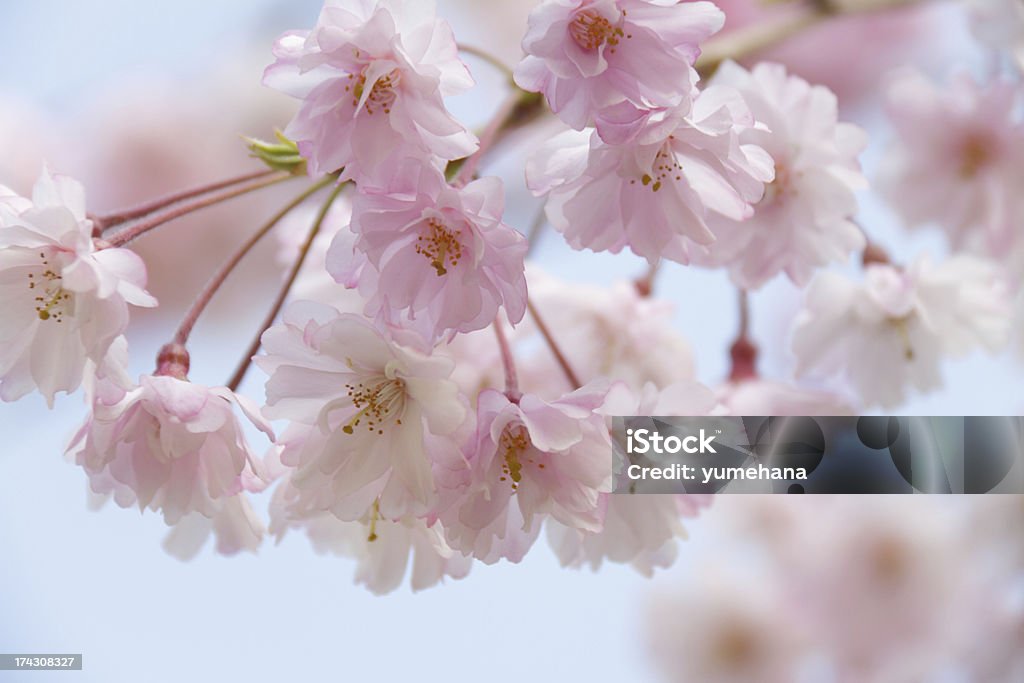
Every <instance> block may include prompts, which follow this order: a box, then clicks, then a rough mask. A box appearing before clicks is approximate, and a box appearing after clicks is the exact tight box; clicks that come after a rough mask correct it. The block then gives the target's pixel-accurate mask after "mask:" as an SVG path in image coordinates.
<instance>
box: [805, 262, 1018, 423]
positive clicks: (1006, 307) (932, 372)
mask: <svg viewBox="0 0 1024 683" xmlns="http://www.w3.org/2000/svg"><path fill="white" fill-rule="evenodd" d="M1010 309H1011V303H1010V298H1009V293H1008V289H1007V284H1006V280H1005V277H1004V276H1003V275H1002V274H1001V272H1000V271H999V269H998V268H997V267H995V266H994V265H993V264H992V263H990V262H988V261H984V260H982V259H978V258H975V257H971V256H957V257H954V258H952V259H950V260H948V261H946V262H944V263H942V264H938V265H935V264H933V263H931V261H929V260H928V259H927V258H920V259H918V260H917V261H916V262H915V263H914V265H913V266H911V267H910V268H908V269H901V268H897V267H895V266H892V265H888V264H879V263H874V264H870V265H869V266H868V267H867V270H866V272H865V276H864V282H854V281H852V280H849V279H847V278H846V277H844V276H842V275H839V274H837V273H831V272H829V273H822V274H820V275H818V277H817V278H815V280H813V281H812V282H811V285H810V287H809V288H808V290H807V300H806V303H805V308H804V310H803V311H802V312H801V313H800V316H799V317H798V319H797V322H796V329H795V331H794V335H793V350H794V352H795V353H796V355H797V360H798V366H797V371H798V373H800V374H806V373H809V372H811V371H814V372H818V373H821V374H836V373H840V372H841V373H842V374H844V375H845V377H846V379H847V380H848V381H849V382H850V383H851V384H852V386H853V387H854V389H855V390H856V392H857V394H858V395H859V396H860V398H861V399H862V400H863V401H864V403H865V404H868V405H874V404H877V405H881V406H882V407H884V408H892V407H895V406H897V405H899V404H900V403H901V402H902V401H903V400H904V399H905V398H906V390H907V388H908V387H909V386H912V387H914V388H916V389H918V390H921V391H932V390H935V389H937V388H938V387H939V386H941V383H942V380H941V375H940V365H941V362H942V360H943V358H944V357H945V356H950V357H955V356H960V355H963V354H965V353H967V352H968V351H970V350H972V349H974V348H977V347H982V348H985V349H988V350H989V351H993V352H994V351H998V350H999V349H1000V348H1001V347H1002V346H1003V345H1004V344H1005V343H1006V342H1007V340H1008V337H1009V332H1010V330H1009V321H1010V318H1009V315H1010V314H1009V311H1010Z"/></svg>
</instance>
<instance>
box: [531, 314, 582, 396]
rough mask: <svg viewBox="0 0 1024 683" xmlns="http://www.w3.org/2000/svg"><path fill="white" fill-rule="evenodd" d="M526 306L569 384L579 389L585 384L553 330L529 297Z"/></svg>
mask: <svg viewBox="0 0 1024 683" xmlns="http://www.w3.org/2000/svg"><path fill="white" fill-rule="evenodd" d="M526 306H527V308H528V309H529V310H530V315H532V316H533V320H534V322H536V323H537V329H538V330H540V333H541V335H543V337H544V341H546V342H547V343H548V347H549V348H550V349H551V353H552V354H554V356H555V360H556V361H558V364H559V365H560V366H561V367H562V372H564V373H565V378H566V379H568V380H569V384H571V385H572V388H573V389H579V388H580V387H582V386H583V384H582V383H581V382H580V380H579V377H577V376H576V373H575V372H573V369H572V366H571V365H569V361H568V360H566V358H565V354H563V353H562V349H561V348H559V346H558V342H556V341H555V338H554V337H552V336H551V330H549V329H548V326H547V325H546V324H544V319H543V318H541V317H540V313H539V312H538V311H537V307H536V306H534V305H533V302H532V301H530V300H529V299H527V301H526Z"/></svg>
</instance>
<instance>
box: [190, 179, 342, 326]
mask: <svg viewBox="0 0 1024 683" xmlns="http://www.w3.org/2000/svg"><path fill="white" fill-rule="evenodd" d="M336 180H337V179H336V178H334V177H333V176H328V177H326V178H324V179H323V180H321V181H319V182H317V183H314V184H313V185H311V186H310V187H308V188H307V189H306V190H305V191H304V192H303V193H302V194H300V195H299V196H297V197H296V198H295V199H293V200H292V201H290V202H288V203H287V204H286V205H285V206H284V208H282V209H281V210H280V211H278V212H277V213H276V214H274V215H273V216H272V217H271V218H270V220H268V221H267V222H266V223H264V224H263V226H262V227H260V229H259V230H257V231H256V232H255V233H253V234H252V236H251V237H249V239H247V240H246V241H245V242H244V243H243V244H242V246H241V247H239V248H238V250H237V251H236V252H235V253H234V254H232V256H231V258H229V259H228V260H227V261H226V262H225V263H224V264H223V265H222V266H221V267H220V269H219V270H218V271H217V272H216V273H215V274H214V275H213V277H212V278H210V281H209V282H208V283H207V284H206V286H205V287H204V288H203V291H202V292H200V293H199V296H198V297H196V300H195V301H194V302H193V303H192V306H191V307H189V310H188V312H187V313H186V314H185V318H184V319H183V320H182V321H181V325H179V326H178V331H177V332H176V333H175V335H174V341H175V342H176V343H178V344H181V345H184V344H185V343H186V342H187V341H188V338H189V335H191V334H192V328H193V327H195V324H196V321H197V320H199V316H200V315H202V313H203V311H204V310H205V309H206V307H207V305H209V303H210V301H211V300H212V299H213V296H214V294H216V293H217V290H219V289H220V288H221V286H222V285H223V284H224V282H225V281H226V280H227V279H228V276H229V275H231V273H232V271H234V270H235V268H237V267H238V264H239V263H241V262H242V259H244V258H245V257H246V255H247V254H248V253H249V252H250V251H252V248H253V247H255V246H256V244H257V243H258V242H259V241H260V240H261V239H263V237H264V236H265V235H266V234H267V233H268V232H270V231H271V230H272V229H273V228H274V226H276V225H277V224H278V223H280V222H281V220H282V219H283V218H284V217H285V216H286V215H288V214H289V213H290V212H291V211H292V210H293V209H295V208H296V207H298V206H299V205H300V204H302V203H303V202H304V201H306V200H307V199H309V198H310V197H312V196H313V195H314V194H316V193H317V192H319V191H320V190H321V189H323V188H324V187H326V186H327V185H329V184H331V183H332V182H336Z"/></svg>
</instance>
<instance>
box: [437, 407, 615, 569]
mask: <svg viewBox="0 0 1024 683" xmlns="http://www.w3.org/2000/svg"><path fill="white" fill-rule="evenodd" d="M603 401H604V392H603V391H601V390H600V389H599V388H597V387H584V388H583V389H580V390H577V391H576V392H573V393H571V394H567V395H565V396H563V397H561V398H559V399H557V400H555V401H552V402H545V401H542V400H540V399H539V398H537V397H535V396H533V395H530V394H526V395H524V396H522V397H521V398H520V399H519V400H518V403H513V402H512V401H510V400H509V399H508V397H507V396H505V395H504V394H502V393H501V392H498V391H494V390H486V391H484V392H482V393H481V394H480V395H479V396H478V397H477V435H476V439H475V441H474V442H473V443H472V444H471V448H469V449H468V452H467V460H468V462H469V464H470V467H471V469H472V475H471V478H470V480H469V482H468V486H467V487H466V489H465V491H463V492H462V494H461V496H460V502H459V504H458V505H457V506H455V507H453V508H451V509H450V510H448V511H446V512H444V513H442V516H441V519H442V522H444V524H445V527H446V528H448V529H449V530H451V536H452V538H456V539H459V540H460V542H461V544H460V545H459V546H458V547H461V548H466V549H468V550H472V549H473V548H476V547H478V546H479V541H478V537H479V536H480V535H481V534H484V533H485V532H487V533H495V532H496V533H497V534H498V535H499V538H501V537H502V536H503V534H504V531H505V530H506V529H507V528H508V524H507V521H506V520H507V517H506V516H507V515H521V516H522V520H523V524H522V527H521V528H522V529H523V530H524V531H527V532H529V531H530V530H531V529H532V528H533V524H534V521H535V519H536V518H537V517H539V516H540V515H550V516H551V518H553V519H554V520H557V521H558V522H560V523H562V524H564V525H566V526H569V527H571V528H574V529H583V530H588V531H599V530H600V529H601V525H602V520H601V514H600V510H599V507H598V504H599V496H600V494H601V493H602V492H607V491H609V490H610V489H611V473H612V470H611V441H610V438H609V433H608V428H607V426H606V425H605V421H604V418H603V417H601V416H600V415H598V414H597V413H595V412H594V411H595V409H597V408H598V407H599V406H600V405H601V404H602V402H603ZM513 499H514V501H515V505H516V508H517V509H514V510H513V511H512V512H510V505H511V504H512V501H513ZM496 522H497V524H496ZM483 545H484V547H485V548H489V544H488V543H486V542H485V543H484V544H483Z"/></svg>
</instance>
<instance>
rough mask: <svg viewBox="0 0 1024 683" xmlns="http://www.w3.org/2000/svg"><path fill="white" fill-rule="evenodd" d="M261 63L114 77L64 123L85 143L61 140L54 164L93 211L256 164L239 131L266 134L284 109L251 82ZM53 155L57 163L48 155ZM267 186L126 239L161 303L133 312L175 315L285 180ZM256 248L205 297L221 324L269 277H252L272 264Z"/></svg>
mask: <svg viewBox="0 0 1024 683" xmlns="http://www.w3.org/2000/svg"><path fill="white" fill-rule="evenodd" d="M261 62H262V57H261V58H260V61H256V60H249V59H240V60H238V61H235V62H230V63H228V64H226V65H223V66H221V67H220V68H217V69H213V70H211V71H210V72H208V73H207V74H205V75H200V76H196V77H193V78H190V79H189V80H188V81H187V83H183V82H179V81H176V80H174V79H173V78H170V77H167V76H160V75H155V76H153V77H152V78H149V79H147V80H146V81H144V82H143V81H138V80H127V81H126V80H122V81H119V82H117V83H111V84H109V85H108V86H107V87H106V88H105V89H102V90H98V91H96V93H95V94H94V99H92V100H89V101H90V102H92V104H90V105H88V106H86V108H85V112H84V113H83V114H81V115H80V116H78V117H77V118H76V119H75V120H74V121H73V123H71V124H69V127H70V128H71V131H70V132H69V135H71V134H73V135H74V136H76V137H77V138H78V139H85V140H89V141H90V144H89V145H85V146H80V145H76V146H73V147H70V148H64V149H63V150H62V153H61V155H60V158H61V166H60V169H61V170H64V171H67V172H70V171H72V170H73V171H74V172H75V173H76V174H77V175H78V176H79V177H80V178H81V179H82V181H83V183H84V184H85V185H86V186H87V187H88V188H89V192H90V197H91V203H90V207H89V208H90V210H91V211H92V212H94V213H96V214H103V213H104V212H107V211H112V210H117V209H122V208H125V207H128V206H132V205H135V204H138V203H140V202H144V201H148V200H151V199H153V198H155V197H161V196H164V195H166V194H168V193H171V192H176V191H178V190H183V189H188V188H192V187H196V186H199V185H202V184H205V183H210V182H216V181H219V180H223V179H225V178H229V177H234V176H237V175H240V174H242V173H246V172H251V171H258V170H260V165H259V162H257V161H255V160H253V159H250V158H249V157H248V152H247V150H246V146H245V142H244V141H243V140H242V139H241V137H240V136H242V135H253V136H257V137H269V136H270V133H271V131H272V130H273V129H274V128H275V127H278V126H282V125H284V123H285V122H286V121H287V118H288V116H289V112H290V111H291V110H292V106H291V105H290V104H289V103H288V101H287V98H284V97H281V96H278V95H276V94H275V93H273V92H270V91H269V90H267V89H266V88H262V87H260V85H259V83H258V82H257V80H256V78H255V77H254V74H258V73H259V69H260V64H261ZM55 163H56V162H55ZM284 185H285V186H284V187H272V188H268V189H266V190H262V191H260V192H258V193H254V194H250V195H247V196H245V197H243V198H239V199H235V200H232V201H230V202H228V203H226V204H223V205H219V206H214V207H210V208H208V209H205V210H203V211H201V212H198V213H195V214H193V215H190V216H185V217H183V218H181V219H178V220H177V221H175V222H174V223H172V224H169V225H166V226H164V227H163V228H161V229H160V230H157V231H155V232H153V233H150V234H148V235H146V237H145V239H142V240H139V241H138V243H137V244H135V245H133V249H136V250H137V251H138V253H139V254H140V256H142V257H143V259H144V260H145V261H146V264H147V267H148V270H149V282H150V287H151V291H152V292H153V293H154V295H155V296H157V297H158V298H159V299H160V302H161V304H162V305H161V307H160V308H159V309H155V311H153V312H150V313H148V314H147V315H140V316H137V318H138V319H139V320H140V321H141V324H143V325H146V324H153V322H155V320H156V319H157V318H169V319H170V320H172V321H173V320H174V319H176V318H178V317H180V316H181V314H182V311H183V310H184V308H185V307H186V306H187V305H188V303H189V302H190V301H191V300H192V299H193V298H194V297H195V295H196V294H197V293H198V291H199V288H200V287H201V284H200V283H202V282H204V281H205V280H206V279H207V278H208V277H209V276H210V275H211V274H212V273H213V271H214V270H215V269H216V268H217V266H218V265H219V264H220V263H222V262H223V261H224V260H226V259H227V257H228V256H229V255H230V254H231V252H232V250H233V249H235V248H236V247H237V245H238V244H239V243H240V241H241V240H242V239H243V236H244V235H247V234H250V233H252V232H254V231H255V230H256V229H257V228H258V227H259V226H260V225H261V224H262V223H263V222H264V221H265V220H266V219H267V218H269V217H270V215H271V214H272V213H273V212H274V211H276V210H277V209H278V208H279V207H280V206H281V205H282V204H283V203H284V202H285V201H286V198H287V197H289V196H291V195H292V194H294V193H297V192H298V189H295V188H294V186H293V185H291V183H285V184H284ZM271 264H272V261H271V260H270V259H269V257H268V254H267V252H266V251H265V250H261V249H258V250H256V252H255V254H254V255H253V257H252V260H251V262H247V264H246V266H247V267H246V268H243V269H242V270H241V271H240V272H239V273H237V274H236V275H235V277H237V280H235V279H234V278H233V279H232V282H231V286H229V287H228V288H226V289H225V290H224V292H223V294H222V295H221V296H218V300H217V301H216V302H215V303H214V310H216V311H217V312H218V315H217V316H215V317H214V316H211V317H213V318H214V319H215V320H219V321H221V322H222V323H226V322H228V321H233V320H236V319H237V318H235V316H237V315H238V313H239V312H244V311H246V310H248V308H247V307H248V306H249V305H251V303H252V297H251V294H252V290H248V291H247V289H246V288H245V287H238V285H239V284H240V282H239V281H242V282H245V283H247V284H248V285H249V286H250V287H256V288H257V290H256V291H259V290H260V289H262V288H263V287H266V285H267V284H270V285H271V287H270V288H269V289H270V291H273V289H276V286H277V284H276V282H275V281H271V282H270V283H267V282H266V280H265V279H264V278H258V277H256V276H257V274H258V273H262V272H266V269H267V268H269V267H272V265H271Z"/></svg>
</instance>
